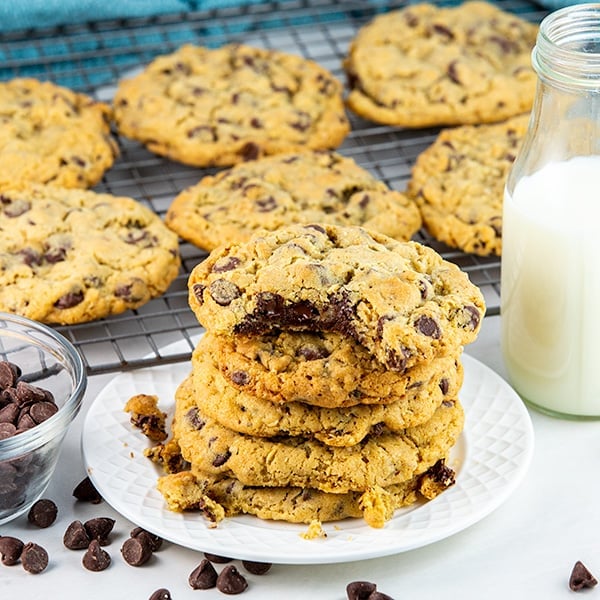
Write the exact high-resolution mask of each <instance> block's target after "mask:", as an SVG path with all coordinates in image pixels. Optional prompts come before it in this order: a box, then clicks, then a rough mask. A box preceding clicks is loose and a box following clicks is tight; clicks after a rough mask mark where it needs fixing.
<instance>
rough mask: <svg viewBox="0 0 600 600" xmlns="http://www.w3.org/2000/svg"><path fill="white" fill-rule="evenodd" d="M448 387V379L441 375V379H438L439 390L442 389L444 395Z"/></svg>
mask: <svg viewBox="0 0 600 600" xmlns="http://www.w3.org/2000/svg"><path fill="white" fill-rule="evenodd" d="M449 389H450V383H449V382H448V379H446V377H442V379H440V390H442V394H444V396H445V395H446V394H447V393H448V390H449Z"/></svg>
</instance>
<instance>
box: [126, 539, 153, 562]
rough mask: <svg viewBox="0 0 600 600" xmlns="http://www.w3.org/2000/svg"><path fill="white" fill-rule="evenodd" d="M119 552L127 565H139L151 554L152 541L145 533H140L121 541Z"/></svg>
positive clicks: (146, 560) (147, 559) (148, 558)
mask: <svg viewBox="0 0 600 600" xmlns="http://www.w3.org/2000/svg"><path fill="white" fill-rule="evenodd" d="M121 554H122V555H123V559H124V560H125V562H126V563H127V564H128V565H131V566H133V567H140V566H141V565H143V564H145V563H147V562H148V561H149V560H150V557H151V556H152V542H151V541H150V538H149V537H148V536H147V535H143V534H140V535H138V536H136V537H130V538H129V539H127V540H125V541H124V542H123V545H122V546H121Z"/></svg>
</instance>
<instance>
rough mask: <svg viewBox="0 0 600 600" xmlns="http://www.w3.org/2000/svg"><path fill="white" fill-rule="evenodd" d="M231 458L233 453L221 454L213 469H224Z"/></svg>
mask: <svg viewBox="0 0 600 600" xmlns="http://www.w3.org/2000/svg"><path fill="white" fill-rule="evenodd" d="M230 458H231V452H229V450H227V452H221V453H220V454H217V455H216V456H215V458H214V459H213V461H212V464H213V467H222V466H223V465H224V464H225V463H226V462H227V461H228V460H229V459H230Z"/></svg>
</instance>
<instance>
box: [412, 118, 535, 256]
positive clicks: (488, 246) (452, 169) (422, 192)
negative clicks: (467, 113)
mask: <svg viewBox="0 0 600 600" xmlns="http://www.w3.org/2000/svg"><path fill="white" fill-rule="evenodd" d="M528 123H529V115H528V114H525V115H521V116H517V117H512V118H511V119H508V120H506V121H504V122H502V123H496V124H490V125H464V126H462V127H455V128H452V129H444V130H442V131H441V132H440V134H439V135H438V137H437V138H436V140H435V142H434V143H433V144H432V145H431V146H429V148H427V149H426V150H424V151H423V152H422V153H421V154H420V155H419V156H418V157H417V160H416V163H415V165H414V166H413V169H412V175H411V179H410V181H409V182H408V188H407V194H409V195H410V196H411V197H412V198H414V200H415V201H416V203H417V204H418V205H419V208H420V210H421V214H422V215H423V221H424V223H425V226H426V228H427V230H428V231H429V233H431V235H432V236H433V237H434V238H436V239H438V240H440V241H441V242H444V243H446V244H447V245H449V246H452V247H453V248H459V249H461V250H464V251H465V252H471V253H473V254H478V255H480V256H488V255H498V256H499V255H500V254H501V253H502V204H503V198H504V184H505V183H506V178H507V176H508V173H509V171H510V169H511V167H512V164H513V162H514V160H515V157H516V155H517V152H518V151H519V149H520V147H521V142H522V140H523V137H524V136H525V132H526V131H527V125H528Z"/></svg>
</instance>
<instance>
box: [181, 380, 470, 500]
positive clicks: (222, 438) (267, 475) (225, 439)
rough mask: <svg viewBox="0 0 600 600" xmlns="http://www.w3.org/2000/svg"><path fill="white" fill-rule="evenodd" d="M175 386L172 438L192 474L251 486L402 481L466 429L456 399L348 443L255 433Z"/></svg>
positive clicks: (361, 485) (336, 487)
mask: <svg viewBox="0 0 600 600" xmlns="http://www.w3.org/2000/svg"><path fill="white" fill-rule="evenodd" d="M189 384H190V380H189V378H188V379H187V380H185V381H184V382H183V383H182V384H181V385H180V386H179V388H178V389H177V392H176V397H175V399H176V406H175V417H174V419H173V436H174V438H175V439H176V440H177V443H178V444H179V447H180V448H181V454H182V456H183V458H184V459H185V460H186V461H188V462H189V463H190V464H191V471H192V473H208V474H211V475H213V476H217V475H220V476H223V477H234V478H236V479H238V480H239V481H240V482H242V483H243V484H244V485H249V486H267V487H287V486H297V487H308V488H316V489H320V490H322V491H325V492H334V493H344V492H348V491H364V490H366V489H367V488H369V487H372V486H380V487H387V486H390V485H394V484H398V483H402V482H405V481H407V480H409V479H411V478H412V477H414V476H415V475H419V474H422V473H424V472H425V471H427V469H429V468H430V467H432V466H433V465H434V464H435V463H436V462H437V461H438V460H440V459H442V458H444V457H445V456H446V455H447V454H448V452H449V451H450V449H451V448H452V446H454V444H455V443H456V441H457V439H458V436H459V435H460V433H461V432H462V429H463V424H464V415H463V410H462V406H461V405H460V403H459V402H458V400H446V401H444V402H442V404H441V405H440V407H439V408H438V409H437V410H436V411H435V413H434V415H433V416H432V418H431V419H429V420H428V421H426V422H425V423H423V424H422V425H417V426H415V427H410V428H407V429H405V430H404V431H402V432H397V433H390V432H384V433H382V434H381V435H375V436H368V437H366V438H365V439H364V440H362V441H361V442H360V443H358V444H356V445H354V446H349V447H333V446H328V445H326V444H322V443H320V442H318V441H315V440H313V439H310V438H304V437H295V436H278V437H275V438H257V437H253V436H248V435H244V434H241V433H237V432H235V431H233V430H231V429H227V428H226V427H223V426H222V425H220V424H219V423H217V422H216V421H215V420H214V419H211V418H210V417H208V416H207V415H205V414H203V413H202V412H201V411H200V410H199V409H198V406H197V404H196V399H195V397H194V394H193V393H190V390H189V389H188V386H189Z"/></svg>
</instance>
